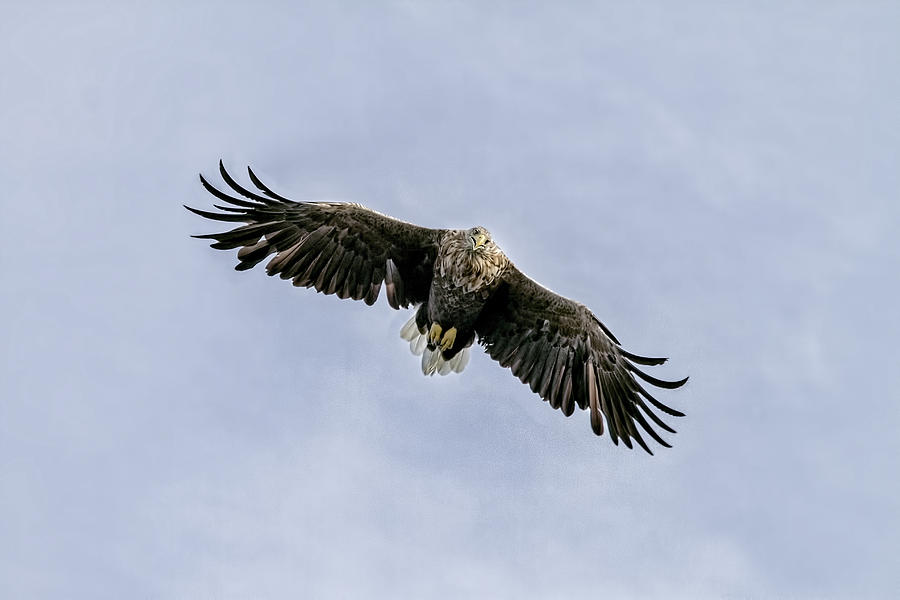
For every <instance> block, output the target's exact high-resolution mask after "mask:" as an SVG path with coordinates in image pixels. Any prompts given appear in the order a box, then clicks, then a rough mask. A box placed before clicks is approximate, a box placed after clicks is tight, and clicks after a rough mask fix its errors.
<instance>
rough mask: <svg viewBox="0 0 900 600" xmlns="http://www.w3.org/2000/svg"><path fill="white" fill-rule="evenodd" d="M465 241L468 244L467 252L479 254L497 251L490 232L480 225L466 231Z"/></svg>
mask: <svg viewBox="0 0 900 600" xmlns="http://www.w3.org/2000/svg"><path fill="white" fill-rule="evenodd" d="M465 239H466V241H468V244H469V246H468V250H469V252H477V253H479V254H481V253H484V252H493V251H495V250H497V249H498V248H497V245H496V244H495V243H494V240H493V239H492V238H491V232H490V231H488V230H487V229H485V228H484V227H481V226H480V225H479V226H476V227H472V228H471V229H468V230H466V232H465Z"/></svg>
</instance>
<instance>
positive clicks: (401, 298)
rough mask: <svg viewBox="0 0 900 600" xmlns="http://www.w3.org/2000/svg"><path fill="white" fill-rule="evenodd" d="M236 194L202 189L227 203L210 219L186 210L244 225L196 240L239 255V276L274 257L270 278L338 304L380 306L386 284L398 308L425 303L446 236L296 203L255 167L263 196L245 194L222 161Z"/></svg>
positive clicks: (351, 210) (360, 213) (346, 207)
mask: <svg viewBox="0 0 900 600" xmlns="http://www.w3.org/2000/svg"><path fill="white" fill-rule="evenodd" d="M219 171H220V172H221V174H222V179H223V180H224V181H225V183H226V184H228V187H230V188H231V189H232V190H233V193H235V194H237V196H240V197H237V196H235V195H230V194H226V193H224V192H222V191H221V190H219V189H217V188H215V187H213V186H212V185H210V184H209V182H208V181H206V179H204V178H203V175H201V176H200V182H201V183H202V184H203V187H205V188H206V190H207V191H208V192H209V193H211V194H212V195H213V196H215V197H216V198H218V199H219V200H222V201H224V202H226V203H227V204H225V205H216V208H218V209H219V210H220V211H222V212H219V213H216V212H209V211H205V210H198V209H196V208H191V207H189V206H185V208H187V209H188V210H189V211H191V212H193V213H196V214H198V215H200V216H201V217H206V218H208V219H213V220H215V221H226V222H235V223H244V225H242V226H239V227H237V228H235V229H232V230H231V231H225V232H222V233H211V234H207V235H196V236H194V237H198V238H204V239H212V240H215V242H214V243H213V244H211V246H212V247H213V248H216V249H218V250H231V249H234V248H240V250H238V253H237V257H238V261H240V262H239V263H238V265H237V266H236V267H235V269H237V270H238V271H243V270H246V269H249V268H251V267H254V266H255V265H257V264H258V263H259V262H261V261H262V260H264V259H265V258H266V257H268V256H270V255H273V254H274V256H273V257H272V259H271V260H270V261H269V262H268V264H267V265H266V272H267V273H268V274H269V275H278V276H280V277H281V278H282V279H290V280H292V281H293V283H294V285H295V286H304V287H314V288H316V290H317V291H320V292H323V293H325V294H336V295H337V296H338V297H339V298H353V299H354V300H365V302H366V304H374V303H375V301H376V300H377V299H378V294H379V292H380V291H381V286H382V284H384V287H385V291H386V295H387V300H388V303H389V304H390V305H391V306H392V307H393V308H399V307H401V306H402V307H404V308H406V307H408V306H409V305H410V304H418V303H420V302H424V301H425V300H426V299H427V298H428V290H429V288H430V287H431V277H432V273H433V265H434V258H435V256H436V255H437V250H438V244H439V240H440V237H441V235H443V230H440V229H429V228H427V227H419V226H418V225H413V224H412V223H406V222H404V221H400V220H398V219H393V218H391V217H387V216H385V215H382V214H380V213H378V212H375V211H374V210H370V209H368V208H365V207H363V206H360V205H358V204H351V203H346V202H294V201H293V200H288V199H287V198H285V197H284V196H281V195H279V194H276V193H275V192H273V191H272V190H270V189H269V188H268V187H266V185H265V184H263V183H262V182H261V181H260V180H259V178H258V177H257V176H256V175H255V174H254V173H253V171H252V170H250V169H249V168H248V169H247V171H248V174H249V175H250V180H251V181H252V182H253V184H254V185H255V186H256V187H257V188H259V192H254V191H251V190H248V189H246V188H245V187H243V186H242V185H241V184H239V183H238V182H237V181H235V180H234V178H232V177H231V175H229V174H228V172H227V171H226V170H225V167H224V166H223V165H222V162H221V161H219Z"/></svg>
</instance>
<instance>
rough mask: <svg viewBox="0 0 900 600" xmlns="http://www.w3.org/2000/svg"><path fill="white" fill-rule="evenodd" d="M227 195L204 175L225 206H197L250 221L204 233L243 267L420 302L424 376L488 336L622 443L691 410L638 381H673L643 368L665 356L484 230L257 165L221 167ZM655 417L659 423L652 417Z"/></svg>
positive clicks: (560, 399) (517, 367) (219, 217)
mask: <svg viewBox="0 0 900 600" xmlns="http://www.w3.org/2000/svg"><path fill="white" fill-rule="evenodd" d="M219 171H220V173H221V176H222V179H223V181H224V182H225V183H226V184H227V185H228V187H229V188H231V190H232V192H234V194H236V195H233V194H228V193H225V192H222V191H221V190H219V189H218V188H216V187H214V186H212V185H210V183H209V182H208V181H207V180H206V179H205V178H204V177H203V176H202V175H201V176H200V181H201V183H202V184H203V186H204V188H206V190H207V191H208V192H210V193H211V194H212V195H213V196H215V197H216V198H218V199H219V200H221V201H223V202H225V204H222V205H219V204H217V205H215V206H216V208H217V209H219V211H221V212H210V211H204V210H199V209H195V208H191V207H185V208H187V209H188V210H190V211H192V212H194V213H196V214H198V215H200V216H202V217H206V218H208V219H212V220H215V221H224V222H231V223H239V224H240V225H238V226H236V227H235V228H234V229H231V230H229V231H225V232H222V233H211V234H205V235H197V236H194V237H198V238H202V239H211V240H213V243H212V244H211V246H212V247H213V248H216V249H219V250H231V249H237V250H238V252H237V258H238V265H237V266H236V267H235V269H237V270H238V271H244V270H247V269H250V268H252V267H254V266H256V265H257V264H259V263H260V262H262V261H263V260H266V259H268V262H267V264H266V267H265V268H266V273H268V274H269V275H271V276H275V275H277V276H278V277H279V278H281V279H285V280H290V281H291V282H292V283H293V285H294V286H298V287H307V288H315V290H316V291H318V292H321V293H324V294H334V295H336V296H338V297H339V298H352V299H354V300H363V301H364V302H365V303H366V304H370V305H371V304H374V303H375V302H376V301H377V299H378V296H379V294H380V292H381V289H382V287H383V288H384V290H385V297H386V299H387V302H388V304H389V305H390V306H391V307H392V308H395V309H401V308H415V312H414V313H413V315H412V317H411V318H410V319H409V321H408V322H407V323H406V324H405V325H404V326H403V328H402V329H401V332H400V335H401V337H402V338H403V339H405V340H407V341H408V342H409V345H410V349H411V350H412V352H413V353H414V354H418V355H421V356H422V372H423V373H425V374H426V375H434V374H440V375H446V374H448V373H451V372H462V370H463V369H464V368H465V366H466V364H467V362H468V360H469V350H470V347H471V346H472V345H473V344H474V343H475V342H476V341H477V342H478V343H479V344H481V345H482V346H483V347H484V349H485V352H486V353H487V354H488V355H489V356H490V357H491V358H492V359H494V360H496V361H497V362H498V363H499V364H500V366H501V367H504V368H508V369H509V370H510V371H511V372H512V374H513V375H515V376H516V377H517V378H519V380H520V381H522V382H523V383H525V384H527V385H528V386H529V387H530V388H531V390H532V391H533V392H534V393H536V394H538V395H539V396H540V397H541V398H542V399H543V400H544V401H546V402H548V403H549V404H550V406H551V407H552V408H554V409H559V410H560V412H562V413H563V414H564V415H565V416H570V415H572V414H573V413H574V411H575V408H576V407H577V408H580V409H582V410H587V411H589V413H590V423H591V429H592V430H593V432H594V433H595V434H597V435H603V433H604V432H608V433H609V436H610V438H611V439H612V440H613V442H614V443H615V444H618V443H619V440H622V442H623V443H624V444H625V445H626V446H627V447H628V448H631V447H632V441H635V442H637V443H638V445H640V446H641V447H642V448H643V449H644V450H645V451H647V452H648V453H650V454H652V451H651V450H650V448H649V446H648V445H647V443H646V442H645V441H644V439H643V436H642V434H641V431H643V432H645V433H646V434H648V435H649V436H650V437H651V438H653V439H654V440H655V441H656V442H657V443H659V444H661V445H663V446H665V447H670V445H669V444H668V442H666V441H665V440H663V439H662V438H661V437H660V436H659V435H658V433H657V432H656V430H655V429H654V426H656V427H659V428H661V429H664V430H666V431H668V432H671V433H674V432H675V430H674V429H672V428H671V427H670V426H669V425H668V424H666V423H665V422H664V421H663V420H662V419H661V418H660V417H659V416H658V415H657V414H656V411H660V412H662V413H665V414H667V415H669V416H675V417H680V416H684V414H683V413H681V412H679V411H677V410H675V409H673V408H670V407H669V406H667V405H665V404H663V403H662V402H660V401H659V400H657V399H656V398H655V397H653V396H652V395H651V394H650V393H649V392H648V390H647V389H646V388H645V387H644V386H643V385H641V383H639V382H638V379H640V380H642V381H644V382H645V383H649V384H651V385H653V386H656V387H659V388H663V389H674V388H678V387H681V386H682V385H684V383H685V382H687V378H684V379H682V380H679V381H666V380H662V379H657V378H656V377H653V376H652V375H649V374H647V373H645V372H644V371H642V370H641V369H640V368H639V367H638V365H641V366H654V365H660V364H662V363H663V362H665V360H666V359H665V358H652V357H646V356H640V355H637V354H633V353H631V352H628V351H627V350H625V349H624V348H622V347H621V345H620V343H619V341H618V340H617V339H616V337H615V336H614V335H613V334H612V332H611V331H610V330H609V329H608V328H607V327H606V326H605V325H604V324H603V323H602V322H600V320H599V319H598V318H597V317H596V316H595V315H594V314H593V313H592V312H591V311H590V309H588V308H587V307H586V306H584V305H583V304H580V303H578V302H575V301H573V300H570V299H568V298H565V297H563V296H560V295H559V294H556V293H554V292H552V291H550V290H548V289H547V288H545V287H543V286H541V285H540V284H538V283H537V282H535V281H534V280H532V279H530V278H529V277H527V276H526V275H525V274H524V273H522V272H521V271H520V270H519V269H518V268H516V266H515V265H514V264H513V263H512V262H511V261H510V260H509V259H508V258H507V257H506V255H505V254H504V253H503V252H502V250H500V248H499V246H498V245H497V244H496V242H495V241H494V240H493V239H492V237H491V235H490V233H489V232H488V231H487V230H486V229H485V228H483V227H473V228H471V229H467V230H459V229H431V228H427V227H421V226H418V225H414V224H412V223H406V222H404V221H400V220H398V219H394V218H391V217H388V216H385V215H383V214H381V213H378V212H376V211H374V210H371V209H368V208H365V207H363V206H360V205H359V204H354V203H345V202H295V201H293V200H290V199H288V198H286V197H284V196H281V195H280V194H277V193H276V192H274V191H272V190H271V189H269V188H268V187H267V186H266V185H265V184H264V183H263V182H262V181H260V179H259V178H258V177H257V176H256V175H255V174H254V173H253V171H252V170H250V169H248V175H249V177H250V180H251V181H252V182H253V185H254V186H255V187H256V188H257V189H256V190H250V189H247V188H246V187H244V186H243V185H241V184H240V183H238V182H237V181H236V180H235V179H234V178H233V177H232V176H231V175H230V174H229V173H228V172H227V171H226V170H225V167H224V165H223V164H222V163H221V161H220V163H219ZM651 423H652V425H651Z"/></svg>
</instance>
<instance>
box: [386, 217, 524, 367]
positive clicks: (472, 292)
mask: <svg viewBox="0 0 900 600" xmlns="http://www.w3.org/2000/svg"><path fill="white" fill-rule="evenodd" d="M508 265H509V259H508V258H506V255H505V254H503V252H502V251H501V250H500V248H499V247H497V245H496V244H495V243H494V242H493V241H492V240H491V239H490V236H489V234H488V233H487V230H486V229H484V228H483V227H473V228H472V229H469V230H452V231H448V232H446V233H445V234H444V235H443V236H442V238H441V240H440V242H439V244H438V253H437V256H436V257H435V262H434V269H433V272H432V279H431V286H430V288H429V291H428V300H427V301H425V302H423V303H422V304H421V305H420V306H419V308H418V310H417V311H416V315H415V322H416V327H417V329H418V331H419V333H420V334H421V335H425V334H427V333H428V332H429V331H431V330H432V328H433V327H434V326H435V324H437V326H438V327H439V328H440V329H441V331H442V332H443V331H445V330H453V331H455V333H454V340H453V343H452V344H450V345H449V346H448V347H447V348H446V349H441V358H442V359H443V360H444V361H449V360H451V359H453V357H455V356H456V355H457V354H459V353H460V352H461V351H463V350H464V349H466V348H468V347H469V346H471V345H472V343H473V342H474V341H475V334H476V332H475V324H476V322H477V321H478V318H479V316H480V315H481V312H482V310H483V309H484V307H485V306H486V305H487V303H488V301H489V300H490V298H491V296H492V295H493V294H494V293H495V292H496V291H497V289H498V288H499V286H500V284H501V279H500V276H501V275H502V274H503V271H504V270H505V269H506V268H507V266H508ZM403 337H404V338H408V337H409V336H408V335H404V336H403ZM410 341H412V339H410ZM438 341H439V340H428V341H427V344H426V346H427V349H428V350H429V351H432V352H433V351H435V350H436V348H437V342H438ZM436 360H437V359H436ZM425 365H426V361H423V370H424V371H425V372H426V374H433V373H432V372H429V371H428V369H427V367H426V366H425ZM463 366H464V365H463Z"/></svg>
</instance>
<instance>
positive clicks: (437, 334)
mask: <svg viewBox="0 0 900 600" xmlns="http://www.w3.org/2000/svg"><path fill="white" fill-rule="evenodd" d="M441 331H442V329H441V326H440V325H438V324H437V323H432V324H431V331H429V332H428V343H429V344H434V345H437V343H438V342H439V341H441Z"/></svg>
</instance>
